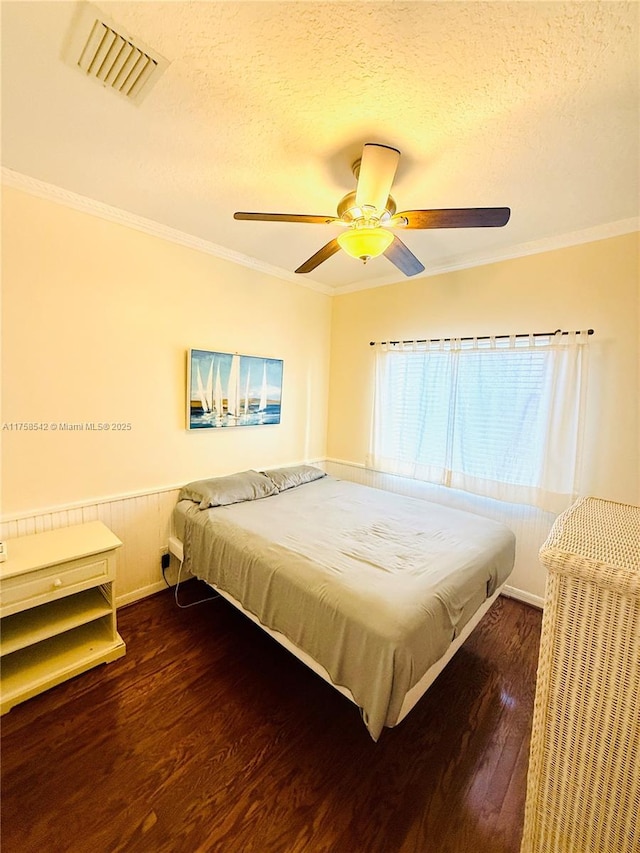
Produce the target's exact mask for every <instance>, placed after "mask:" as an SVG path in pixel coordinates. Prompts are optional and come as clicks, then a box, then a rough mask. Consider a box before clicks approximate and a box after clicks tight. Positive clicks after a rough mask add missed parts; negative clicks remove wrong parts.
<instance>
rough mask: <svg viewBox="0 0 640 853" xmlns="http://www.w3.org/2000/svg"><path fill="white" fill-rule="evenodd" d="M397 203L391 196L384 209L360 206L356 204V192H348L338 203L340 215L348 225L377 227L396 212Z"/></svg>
mask: <svg viewBox="0 0 640 853" xmlns="http://www.w3.org/2000/svg"><path fill="white" fill-rule="evenodd" d="M396 209H397V208H396V203H395V201H394V200H393V198H392V197H391V196H389V197H388V198H387V202H386V204H385V208H384V210H376V209H375V208H373V207H369V206H363V207H358V205H357V204H356V193H355V190H354V191H353V192H350V193H347V194H346V196H344V198H342V199H340V202H339V203H338V216H339V217H340V219H342V221H343V222H344V223H346V224H347V225H352V226H358V225H359V223H362V225H361V226H360V227H369V228H371V227H376V226H377V225H384V224H385V223H386V222H388V221H389V220H390V219H391V217H392V216H393V214H394V213H395V212H396Z"/></svg>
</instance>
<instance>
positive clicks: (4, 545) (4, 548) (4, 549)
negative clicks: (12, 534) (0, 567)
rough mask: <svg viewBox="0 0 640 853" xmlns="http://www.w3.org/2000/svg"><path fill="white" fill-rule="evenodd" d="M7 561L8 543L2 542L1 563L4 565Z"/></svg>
mask: <svg viewBox="0 0 640 853" xmlns="http://www.w3.org/2000/svg"><path fill="white" fill-rule="evenodd" d="M6 559H7V543H6V542H0V563H4V561H5V560H6Z"/></svg>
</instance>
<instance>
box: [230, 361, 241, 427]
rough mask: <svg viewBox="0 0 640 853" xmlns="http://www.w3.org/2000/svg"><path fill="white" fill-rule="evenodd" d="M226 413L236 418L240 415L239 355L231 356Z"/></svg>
mask: <svg viewBox="0 0 640 853" xmlns="http://www.w3.org/2000/svg"><path fill="white" fill-rule="evenodd" d="M227 414H228V415H229V416H230V417H232V418H234V419H235V420H237V419H238V417H239V416H240V356H239V355H232V356H231V370H230V371H229V385H228V387H227Z"/></svg>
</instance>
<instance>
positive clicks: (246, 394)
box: [243, 370, 251, 420]
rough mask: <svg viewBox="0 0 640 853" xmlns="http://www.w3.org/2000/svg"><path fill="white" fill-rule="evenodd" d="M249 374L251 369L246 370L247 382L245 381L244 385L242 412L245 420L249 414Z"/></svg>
mask: <svg viewBox="0 0 640 853" xmlns="http://www.w3.org/2000/svg"><path fill="white" fill-rule="evenodd" d="M250 376H251V371H250V370H247V382H246V385H245V387H244V412H243V414H244V417H245V420H246V418H247V417H248V415H249V380H250Z"/></svg>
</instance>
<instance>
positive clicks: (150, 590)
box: [116, 581, 168, 609]
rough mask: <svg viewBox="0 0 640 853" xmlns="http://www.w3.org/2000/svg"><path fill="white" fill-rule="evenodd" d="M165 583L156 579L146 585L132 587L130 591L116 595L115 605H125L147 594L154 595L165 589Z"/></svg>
mask: <svg viewBox="0 0 640 853" xmlns="http://www.w3.org/2000/svg"><path fill="white" fill-rule="evenodd" d="M167 588H168V587H167V584H166V583H165V582H164V581H156V583H150V584H149V585H148V586H142V587H139V588H138V589H134V590H133V591H132V592H127V593H126V594H125V595H116V607H117V608H118V609H119V608H120V607H126V606H127V605H128V604H133V603H134V601H139V600H140V599H141V598H147V596H149V595H154V594H155V593H156V592H162V590H163V589H167Z"/></svg>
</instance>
